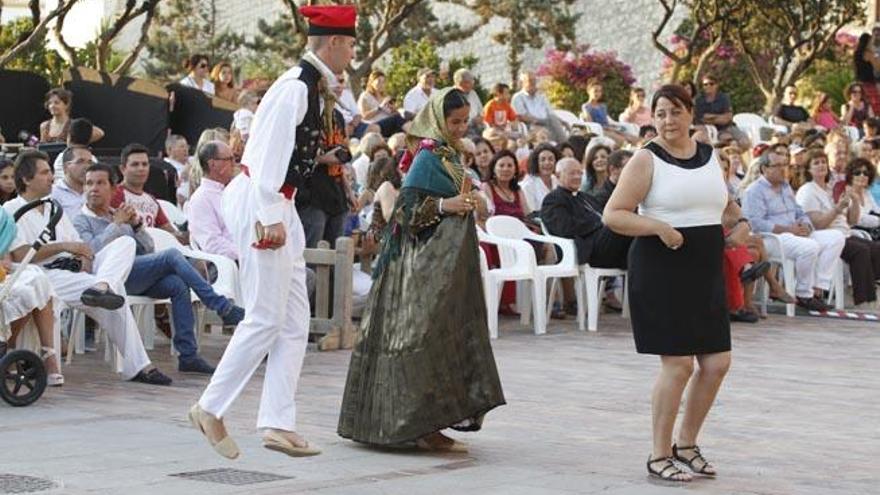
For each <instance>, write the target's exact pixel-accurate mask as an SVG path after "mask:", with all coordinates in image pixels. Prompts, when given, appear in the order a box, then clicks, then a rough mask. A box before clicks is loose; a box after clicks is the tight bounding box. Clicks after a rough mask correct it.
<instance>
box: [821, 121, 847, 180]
mask: <svg viewBox="0 0 880 495" xmlns="http://www.w3.org/2000/svg"><path fill="white" fill-rule="evenodd" d="M829 137H831V139H829V140H828V144H826V145H825V155H826V156H827V157H828V167H829V168H830V169H831V175H830V176H828V179H827V180H828V183H829V184H830V187H832V188H835V187H841V186H838V183H842V182H844V181H845V180H846V164H847V163H849V160H850V147H849V140H848V139H846V138H841V137H838V135H837V134H834V135H833V137H832V136H829ZM838 193H839V191H838Z"/></svg>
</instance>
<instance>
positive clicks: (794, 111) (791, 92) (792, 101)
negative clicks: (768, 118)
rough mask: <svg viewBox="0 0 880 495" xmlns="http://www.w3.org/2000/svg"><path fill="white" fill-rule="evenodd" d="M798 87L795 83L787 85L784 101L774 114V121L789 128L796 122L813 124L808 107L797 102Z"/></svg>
mask: <svg viewBox="0 0 880 495" xmlns="http://www.w3.org/2000/svg"><path fill="white" fill-rule="evenodd" d="M797 99H798V89H797V86H795V85H794V84H789V85H788V86H786V87H785V92H784V93H783V97H782V103H781V104H780V105H779V108H777V109H776V112H775V113H774V114H773V118H772V120H773V123H774V124H779V125H784V126H786V127H788V128H789V129H790V128H792V127H793V126H794V125H795V124H807V125H813V119H812V118H811V117H810V112H808V111H807V109H806V108H804V107H802V106H800V105H798V104H797Z"/></svg>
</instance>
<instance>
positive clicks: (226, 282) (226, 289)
mask: <svg viewBox="0 0 880 495" xmlns="http://www.w3.org/2000/svg"><path fill="white" fill-rule="evenodd" d="M147 232H148V233H149V234H150V237H152V238H153V243H154V244H155V249H156V251H162V250H164V249H177V250H178V251H180V252H181V253H182V254H183V255H184V256H186V257H187V258H192V259H197V260H202V261H207V262H211V263H213V264H214V266H216V267H217V280H215V281H214V283H213V284H211V287H213V288H214V291H215V292H216V293H218V294H220V295H221V296H226V297H228V298H229V299H232V300H234V301H236V302H237V303H238V304H241V303H242V298H241V283H240V281H239V273H238V266H237V265H236V264H235V261H232V260H231V259H229V258H227V257H225V256H220V255H218V254H210V253H206V252H204V251H199V250H196V249H192V248H189V247H187V246H184V245H183V244H181V243H180V242H179V241H178V240H177V238H176V237H174V235H173V234H171V233H170V232H167V231H165V230H162V229H157V228H155V227H148V228H147Z"/></svg>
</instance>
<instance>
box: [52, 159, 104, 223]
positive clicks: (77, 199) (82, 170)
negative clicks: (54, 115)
mask: <svg viewBox="0 0 880 495" xmlns="http://www.w3.org/2000/svg"><path fill="white" fill-rule="evenodd" d="M59 156H61V163H62V167H63V168H64V178H63V179H61V180H60V181H55V185H54V186H52V199H54V200H55V201H58V203H59V204H60V205H61V208H62V209H63V210H64V214H65V215H66V216H67V218H68V219H73V218H75V217H76V216H77V215H79V212H80V210H81V209H82V205H83V203H84V202H85V198H84V197H83V184H84V183H85V178H86V169H87V168H89V166H90V165H91V164H92V163H93V162H94V157H93V156H92V152H91V151H90V150H89V149H88V148H87V147H85V146H72V147H70V148H67V149H66V150H64V153H61V155H59Z"/></svg>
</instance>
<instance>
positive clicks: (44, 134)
mask: <svg viewBox="0 0 880 495" xmlns="http://www.w3.org/2000/svg"><path fill="white" fill-rule="evenodd" d="M45 107H46V110H48V111H49V114H50V115H51V116H52V118H50V119H49V120H45V121H43V122H42V123H41V124H40V142H41V143H68V144H69V139H70V130H71V129H70V127H71V126H72V125H73V120H71V118H70V110H71V109H72V108H73V93H71V92H70V91H68V90H66V89H63V88H55V89H50V90H49V92H48V93H46V101H45ZM102 137H104V131H103V130H101V128H100V127H97V126H92V128H91V129H90V134H89V135H88V138H87V139H88V141H86V142H84V143H80V142H77V143H76V144H83V145H85V146H88V145H89V144H91V143H94V142H95V141H98V140H100V139H101V138H102Z"/></svg>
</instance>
